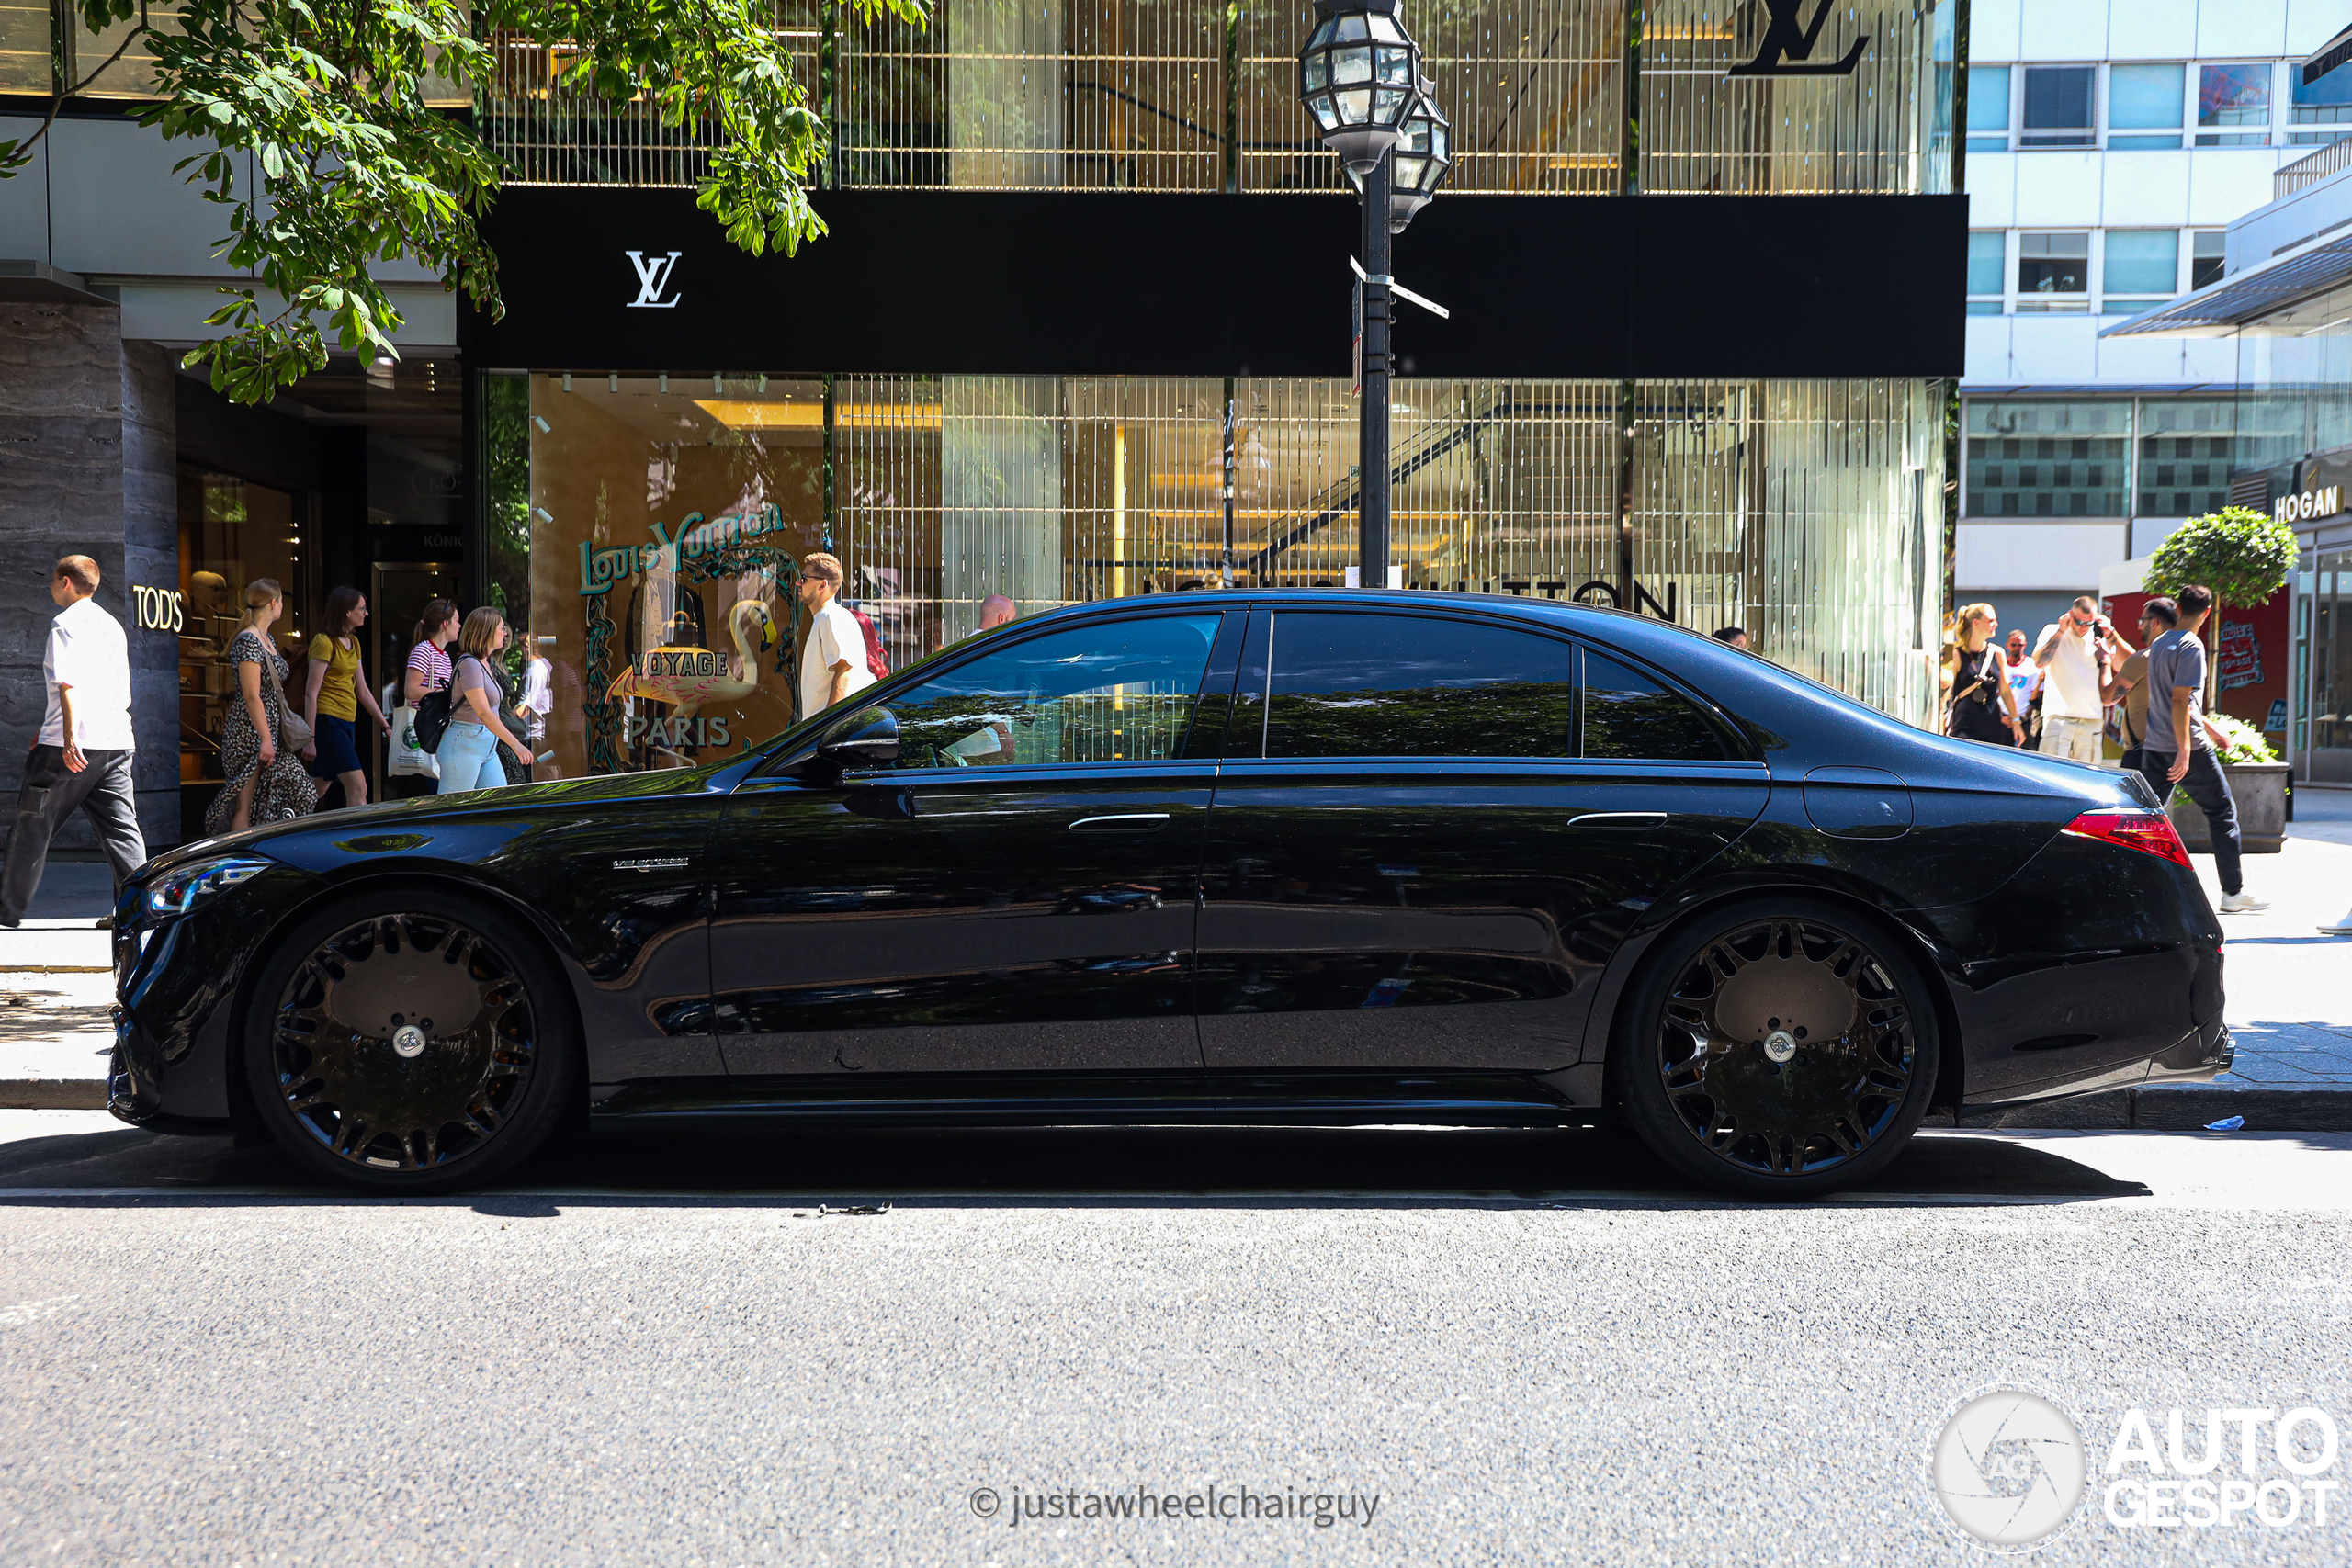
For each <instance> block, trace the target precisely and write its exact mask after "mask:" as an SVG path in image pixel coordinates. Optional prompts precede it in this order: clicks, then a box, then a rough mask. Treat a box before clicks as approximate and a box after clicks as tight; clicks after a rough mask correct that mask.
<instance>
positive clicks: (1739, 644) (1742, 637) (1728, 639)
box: [1707, 626, 1747, 653]
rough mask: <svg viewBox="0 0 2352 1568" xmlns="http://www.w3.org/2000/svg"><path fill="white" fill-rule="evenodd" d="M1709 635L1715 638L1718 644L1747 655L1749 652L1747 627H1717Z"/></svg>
mask: <svg viewBox="0 0 2352 1568" xmlns="http://www.w3.org/2000/svg"><path fill="white" fill-rule="evenodd" d="M1707 635H1708V636H1710V637H1713V638H1714V639H1715V640H1716V641H1717V642H1720V643H1723V644H1725V645H1726V646H1728V647H1732V648H1736V649H1739V651H1740V652H1742V653H1746V652H1747V627H1746V626H1717V627H1716V628H1715V629H1714V630H1713V631H1712V632H1710V633H1708V634H1707Z"/></svg>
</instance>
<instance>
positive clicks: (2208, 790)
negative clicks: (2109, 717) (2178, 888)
mask: <svg viewBox="0 0 2352 1568" xmlns="http://www.w3.org/2000/svg"><path fill="white" fill-rule="evenodd" d="M2175 602H2176V603H2177V604H2179V606H2180V624H2179V625H2178V626H2175V627H2174V628H2173V629H2172V630H2171V631H2168V632H2166V633H2165V635H2164V636H2162V637H2158V638H2156V640H2155V641H2154V642H2152V643H2150V644H2149V645H2148V739H2147V742H2146V745H2145V748H2144V749H2143V750H2142V752H2141V754H2140V773H2141V776H2142V777H2143V778H2145V779H2146V780H2147V781H2148V783H2149V784H2150V786H2151V787H2153V788H2154V790H2155V792H2156V798H2157V799H2159V800H2169V799H2171V798H2172V791H2173V786H2174V785H2175V784H2178V785H2179V786H2180V787H2181V788H2182V789H2183V790H2185V791H2187V792H2188V798H2189V799H2191V800H2193V801H2195V802H2196V803H2197V805H2198V807H2199V809H2200V810H2202V811H2203V812H2204V813H2205V824H2206V827H2207V829H2209V830H2210V831H2211V835H2212V839H2213V873H2214V874H2215V875H2216V876H2218V877H2220V878H2221V882H2222V913H2223V914H2225V915H2236V914H2251V913H2253V912H2254V911H2256V910H2258V909H2267V908H2270V906H2269V905H2267V904H2266V903H2264V902H2263V901H2262V900H2261V899H2259V898H2256V897H2254V896H2253V895H2252V894H2250V893H2248V892H2246V891H2245V882H2244V880H2243V878H2242V877H2241V876H2240V874H2239V871H2238V854H2239V849H2238V807H2237V802H2236V801H2235V800H2233V799H2232V798H2231V795H2230V781H2229V780H2228V779H2227V778H2226V777H2224V776H2223V775H2222V764H2221V763H2220V762H2219V761H2215V760H2214V756H2213V748H2212V745H2211V742H2210V741H2209V740H2208V739H2207V737H2206V728H2205V711H2204V703H2205V645H2204V643H2202V642H2200V641H2199V640H2198V637H2197V633H2198V630H2199V628H2200V627H2202V626H2204V625H2205V621H2206V617H2208V616H2209V615H2211V614H2212V613H2213V591H2212V590H2211V589H2210V588H2207V587H2205V586H2204V585H2202V584H2201V583H2193V582H2192V583H2190V584H2189V585H2188V587H2186V588H2184V589H2182V590H2181V591H2180V592H2179V593H2178V594H2177V595H2176V596H2175Z"/></svg>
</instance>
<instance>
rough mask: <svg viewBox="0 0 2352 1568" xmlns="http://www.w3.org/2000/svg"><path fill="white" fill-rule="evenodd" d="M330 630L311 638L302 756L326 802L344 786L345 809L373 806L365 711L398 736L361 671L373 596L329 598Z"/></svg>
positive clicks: (346, 592)
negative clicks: (362, 742)
mask: <svg viewBox="0 0 2352 1568" xmlns="http://www.w3.org/2000/svg"><path fill="white" fill-rule="evenodd" d="M324 623H325V625H324V629H323V630H322V631H321V632H319V634H318V635H317V636H315V637H312V638H311V648H310V654H311V674H310V679H309V681H308V682H307V683H306V685H305V687H304V690H303V694H302V717H303V718H304V720H305V721H307V722H308V723H309V725H310V727H311V744H310V745H309V746H307V747H305V748H303V750H302V756H303V759H304V761H307V762H308V763H309V764H310V769H311V780H312V783H313V787H314V788H315V789H316V791H317V793H318V797H319V798H320V799H322V800H323V799H324V798H326V793H327V789H328V787H329V786H330V785H333V784H342V785H343V803H344V804H345V806H365V805H367V804H368V772H367V768H366V765H365V764H364V763H362V762H361V761H360V760H359V710H360V708H361V707H363V706H365V707H366V708H367V710H368V714H369V716H371V717H373V718H374V719H375V721H376V728H378V729H379V731H381V732H382V733H383V734H385V735H390V734H391V732H392V727H391V723H390V721H389V720H388V719H386V718H385V717H384V710H383V709H382V708H381V707H379V706H378V705H377V703H376V694H375V693H374V692H371V691H369V690H368V675H367V671H365V670H363V669H362V668H361V667H360V660H359V628H360V627H361V626H366V625H367V624H368V596H367V595H366V594H364V593H362V592H359V590H357V589H356V588H338V589H336V590H335V591H334V592H332V593H330V594H328V595H327V613H326V615H325V616H324Z"/></svg>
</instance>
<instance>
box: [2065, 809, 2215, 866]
mask: <svg viewBox="0 0 2352 1568" xmlns="http://www.w3.org/2000/svg"><path fill="white" fill-rule="evenodd" d="M2066 831H2068V832H2069V833H2074V834H2076V835H2078V836H2080V837H2082V838H2086V839H2097V840H2099V841H2100V842H2101V843H2106V844H2120V845H2122V846H2123V847H2124V848H2125V849H2127V850H2138V851H2140V852H2143V854H2152V855H2155V856H2157V857H2158V858H2160V859H2163V860H2168V861H2171V862H2173V863H2175V864H2177V865H2184V866H2185V865H2188V845H2186V844H2184V843H2182V842H2181V841H2180V834H2179V832H2178V831H2177V829H2175V828H2174V827H2173V825H2172V818H2169V817H2167V816H2165V814H2164V813H2163V812H2161V811H2145V810H2138V809H2133V808H2128V807H2110V808H2106V809H2102V810H2098V811H2086V812H2084V813H2083V814H2082V815H2081V816H2080V817H2077V818H2075V819H2074V820H2073V821H2072V822H2069V823H2067V824H2066Z"/></svg>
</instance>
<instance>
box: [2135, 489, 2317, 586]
mask: <svg viewBox="0 0 2352 1568" xmlns="http://www.w3.org/2000/svg"><path fill="white" fill-rule="evenodd" d="M2292 570H2295V531H2294V530H2293V529H2292V528H2290V527H2289V526H2287V525H2286V524H2284V523H2282V522H2280V521H2279V520H2278V519H2277V518H2276V517H2273V516H2271V515H2270V514H2269V513H2267V512H2256V511H2255V510H2254V509H2253V508H2252V507H2246V506H2225V507H2223V508H2222V510H2221V511H2219V512H2215V513H2208V514H2207V515H2205V516H2203V517H2192V518H2190V519H2189V520H2188V522H2186V523H2184V524H2182V525H2180V526H2179V527H2177V528H2176V529H2174V530H2173V531H2172V533H2171V535H2170V536H2167V537H2166V538H2165V542H2164V543H2163V544H2161V545H2158V546H2157V547H2156V553H2155V555H2154V558H2151V559H2150V560H2149V562H2148V578H2147V585H2146V586H2147V591H2148V592H2151V593H2165V594H2172V593H2177V592H2180V591H2181V590H2182V589H2184V588H2186V587H2188V585H2189V584H2190V583H2192V582H2201V583H2203V584H2204V585H2205V586H2206V587H2208V588H2210V589H2211V590H2212V591H2213V593H2214V596H2215V597H2216V598H2218V599H2220V600H2221V602H2222V604H2261V603H2262V602H2263V601H2264V600H2266V599H2267V598H2269V597H2270V596H2271V595H2272V594H2273V593H2276V592H2278V586H2279V584H2281V583H2283V582H2285V581H2287V574H2288V573H2289V572H2290V571H2292Z"/></svg>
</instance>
